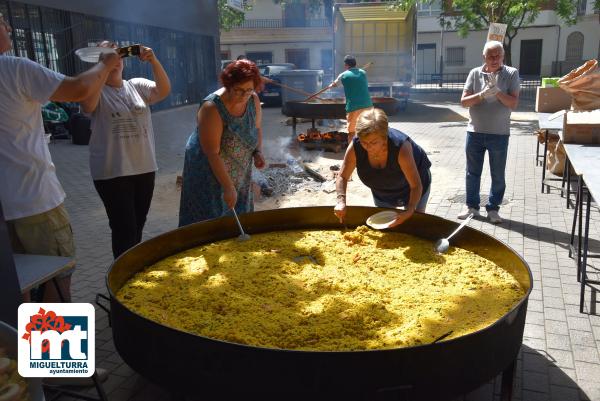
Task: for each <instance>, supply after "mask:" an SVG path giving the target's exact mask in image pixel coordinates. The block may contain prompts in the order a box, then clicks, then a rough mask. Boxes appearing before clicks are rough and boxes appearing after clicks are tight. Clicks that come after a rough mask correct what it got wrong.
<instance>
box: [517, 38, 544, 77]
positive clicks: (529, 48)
mask: <svg viewBox="0 0 600 401" xmlns="http://www.w3.org/2000/svg"><path fill="white" fill-rule="evenodd" d="M541 66H542V39H535V40H522V41H521V57H520V58H519V75H521V76H525V75H532V76H536V77H539V76H540V71H541Z"/></svg>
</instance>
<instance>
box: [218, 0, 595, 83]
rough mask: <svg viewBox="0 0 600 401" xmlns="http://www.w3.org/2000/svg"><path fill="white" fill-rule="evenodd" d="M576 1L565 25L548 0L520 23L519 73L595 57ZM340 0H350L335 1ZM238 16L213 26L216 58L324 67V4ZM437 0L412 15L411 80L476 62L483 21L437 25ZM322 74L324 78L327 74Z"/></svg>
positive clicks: (588, 19)
mask: <svg viewBox="0 0 600 401" xmlns="http://www.w3.org/2000/svg"><path fill="white" fill-rule="evenodd" d="M574 1H577V9H578V15H579V16H578V21H577V23H576V24H575V25H572V26H566V25H565V23H564V22H563V21H561V19H560V18H559V17H558V15H557V14H556V12H555V11H554V10H553V7H554V6H553V2H552V1H549V3H548V6H547V7H546V9H545V10H542V11H541V13H540V15H539V16H538V18H537V19H536V20H535V22H534V23H533V24H532V25H531V26H528V27H526V28H521V29H520V30H519V32H518V34H517V36H516V37H515V38H514V39H513V42H512V46H511V54H512V65H513V66H514V67H516V68H518V69H519V72H520V74H521V76H524V77H539V76H561V75H564V74H566V73H567V72H569V71H570V70H571V69H573V68H575V67H577V66H579V65H581V64H583V62H584V61H585V60H589V59H593V58H598V57H600V29H599V28H600V24H599V14H598V10H594V7H593V3H594V0H574ZM335 2H336V3H346V2H351V1H343V0H339V1H335ZM251 4H252V10H250V11H248V12H246V20H245V21H244V22H243V23H242V24H241V25H239V26H236V27H234V28H233V29H231V30H230V31H222V32H221V58H222V59H235V58H236V57H238V56H240V55H244V56H246V57H247V58H249V59H251V60H254V61H256V62H257V63H284V62H287V63H294V64H296V65H297V66H298V67H299V68H310V69H323V70H324V71H325V74H326V76H330V75H331V74H332V46H333V43H332V36H333V33H332V32H333V29H332V27H331V17H330V15H328V13H327V11H326V10H325V7H321V8H320V9H319V10H311V9H310V7H309V5H308V2H307V1H304V2H303V3H302V4H297V3H294V4H290V5H288V6H287V7H282V6H280V5H277V4H275V3H274V2H273V0H251ZM441 12H442V8H441V0H433V1H423V2H421V3H420V4H419V6H418V18H417V60H416V65H417V74H416V81H417V82H430V81H431V80H432V78H433V77H436V79H440V77H439V74H443V75H444V77H443V79H444V81H453V80H455V81H457V82H458V81H464V78H465V77H466V74H467V73H468V72H469V70H470V69H471V68H473V67H474V66H477V65H479V64H481V63H482V58H481V50H482V48H483V45H484V44H485V40H486V35H487V29H486V30H480V31H471V32H469V35H468V36H467V37H465V38H461V37H459V36H458V34H457V32H456V30H453V29H450V30H445V31H442V29H441V26H440V22H439V17H440V14H441ZM328 79H329V78H328V77H327V78H326V79H325V82H328Z"/></svg>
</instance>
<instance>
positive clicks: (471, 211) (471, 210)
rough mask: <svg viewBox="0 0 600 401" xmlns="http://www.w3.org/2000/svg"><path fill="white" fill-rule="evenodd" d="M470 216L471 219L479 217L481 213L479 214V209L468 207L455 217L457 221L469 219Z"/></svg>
mask: <svg viewBox="0 0 600 401" xmlns="http://www.w3.org/2000/svg"><path fill="white" fill-rule="evenodd" d="M470 214H473V217H480V216H481V213H479V209H475V208H474V207H470V208H468V209H467V210H465V211H464V212H461V214H459V215H458V216H456V217H457V218H458V219H459V220H464V219H466V218H467V217H469V215H470Z"/></svg>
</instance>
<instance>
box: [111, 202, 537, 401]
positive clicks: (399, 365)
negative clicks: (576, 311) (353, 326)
mask: <svg viewBox="0 0 600 401" xmlns="http://www.w3.org/2000/svg"><path fill="white" fill-rule="evenodd" d="M381 210H383V209H379V208H371V207H349V208H348V214H347V222H346V223H347V225H348V226H350V227H354V226H357V225H361V224H364V222H365V220H366V218H367V217H368V216H370V215H372V214H373V213H376V212H378V211H381ZM240 220H241V222H242V225H243V226H244V228H245V229H246V230H247V231H248V232H249V233H250V234H255V233H260V232H268V231H279V230H289V229H306V228H315V229H331V228H340V224H339V222H338V220H337V218H336V217H335V216H334V214H333V210H332V208H331V207H306V208H290V209H279V210H268V211H262V212H255V213H248V214H244V215H241V216H240ZM456 226H457V224H456V223H454V222H451V221H448V220H445V219H442V218H440V217H436V216H431V215H427V214H418V213H417V214H415V215H414V216H413V217H412V218H411V219H410V220H409V221H407V222H406V223H404V224H403V225H401V226H399V227H397V228H396V229H395V230H396V231H400V232H406V233H410V234H413V235H416V236H418V237H422V238H426V239H429V240H432V241H434V240H436V239H439V238H441V237H443V236H445V235H446V234H447V233H449V232H451V231H452V230H453V229H454V228H455V227H456ZM237 235H238V231H237V226H236V225H235V222H234V220H233V219H232V218H220V219H215V220H209V221H206V222H202V223H197V224H192V225H189V226H186V227H182V228H179V229H177V230H174V231H170V232H168V233H165V234H162V235H160V236H158V237H156V238H153V239H151V240H148V241H146V242H143V243H141V244H139V245H137V246H136V247H134V248H132V249H130V250H129V251H127V252H126V253H125V254H123V255H122V256H121V257H120V258H119V259H117V260H116V261H115V262H114V264H113V265H112V266H111V268H110V271H109V272H108V276H107V285H108V290H109V292H110V296H111V320H112V329H113V337H114V342H115V345H116V348H117V350H118V352H119V354H120V355H121V357H122V358H123V360H124V361H125V362H127V364H129V365H130V366H131V367H132V368H133V369H135V370H136V371H137V372H139V373H140V374H142V375H144V376H145V377H147V378H148V379H150V380H152V381H153V382H155V383H157V384H159V385H162V386H164V387H167V388H169V389H171V390H172V391H174V392H177V393H179V394H185V395H187V396H188V398H190V397H191V398H194V397H198V398H199V399H206V400H229V399H231V400H234V399H243V400H254V399H256V400H290V399H298V400H300V399H302V400H317V399H322V400H364V401H366V400H369V401H372V400H387V399H394V400H399V399H400V400H405V399H406V400H442V399H448V398H452V397H454V396H456V395H459V394H464V393H466V392H468V391H470V390H473V389H475V388H477V387H479V386H481V385H482V384H484V383H486V382H488V381H489V380H491V379H492V378H494V377H496V376H497V375H498V374H500V373H501V372H503V371H504V372H505V377H504V378H503V381H506V383H508V385H507V387H508V390H510V388H511V386H512V381H511V380H512V370H511V367H512V366H514V365H513V363H514V361H515V359H516V357H517V354H518V352H519V348H520V347H521V342H522V337H523V329H524V326H525V314H526V311H527V298H528V296H529V293H530V292H531V286H532V282H533V280H532V277H531V272H530V270H529V267H528V266H527V264H526V263H525V261H524V260H523V259H522V258H521V257H519V255H517V254H516V253H515V252H514V251H513V250H512V249H510V248H509V247H508V246H506V245H504V244H503V243H501V242H500V241H498V240H496V239H494V238H492V237H490V236H488V235H487V234H484V233H482V232H480V231H477V230H475V229H472V228H469V227H466V228H465V229H464V230H463V231H461V232H460V234H458V235H457V236H456V237H455V239H453V245H456V246H459V247H462V248H465V249H468V250H471V251H473V252H475V253H477V254H480V255H482V256H484V257H487V258H488V259H491V260H494V259H497V258H498V255H499V253H501V254H502V258H503V260H504V261H506V260H507V259H508V260H509V261H510V264H509V266H508V268H507V269H508V270H510V273H511V274H513V275H514V276H515V278H516V279H517V280H518V281H519V282H520V283H521V285H522V286H523V287H524V288H526V289H527V293H526V295H525V296H524V297H523V299H522V300H521V301H520V302H519V303H518V304H517V305H515V306H514V307H513V308H512V309H511V310H510V311H509V312H508V313H506V314H505V315H504V316H502V317H501V318H500V319H499V320H498V321H496V322H495V323H494V324H493V325H491V326H489V327H487V328H485V329H483V330H480V331H477V332H475V333H472V334H469V335H465V336H462V337H459V338H455V339H451V340H448V341H442V342H438V343H434V344H429V345H422V346H415V347H409V348H398V349H386V350H371V351H352V352H324V351H290V350H278V349H266V348H260V347H253V346H247V345H240V344H234V343H229V342H226V341H220V340H215V339H211V338H206V337H201V336H198V335H195V334H190V333H186V332H183V331H179V330H175V329H172V328H169V327H166V326H163V325H161V324H159V323H156V322H154V321H151V320H148V319H146V318H144V317H142V316H140V315H138V314H136V313H134V312H132V311H131V310H129V309H127V307H125V306H124V305H123V304H121V302H119V301H118V300H117V299H116V298H115V293H116V292H117V291H118V290H119V289H120V288H121V287H122V286H123V285H124V284H125V282H126V281H127V280H129V279H130V278H131V277H132V276H133V275H134V274H135V273H137V272H139V271H141V270H142V269H144V268H145V267H147V266H148V265H151V264H153V263H155V262H157V261H159V260H161V259H164V258H165V257H168V256H171V255H173V254H175V253H178V252H180V251H184V250H187V249H190V248H192V247H195V246H197V245H200V244H205V243H210V242H214V241H219V240H223V239H226V238H232V237H236V236H237ZM506 383H505V384H506Z"/></svg>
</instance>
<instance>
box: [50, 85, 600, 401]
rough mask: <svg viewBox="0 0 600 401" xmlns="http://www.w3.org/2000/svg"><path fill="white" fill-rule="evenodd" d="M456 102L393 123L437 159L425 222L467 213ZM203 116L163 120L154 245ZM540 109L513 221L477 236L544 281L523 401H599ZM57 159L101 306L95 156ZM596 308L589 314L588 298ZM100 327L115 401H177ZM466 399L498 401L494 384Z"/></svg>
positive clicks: (277, 146) (308, 195) (79, 289)
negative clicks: (515, 256)
mask: <svg viewBox="0 0 600 401" xmlns="http://www.w3.org/2000/svg"><path fill="white" fill-rule="evenodd" d="M456 100H457V99H456V95H447V94H446V95H444V96H437V95H421V96H420V97H419V98H418V99H415V101H414V102H413V103H411V104H410V106H409V109H408V111H407V112H405V113H401V114H399V115H397V116H395V117H394V118H393V121H394V122H393V124H392V126H394V127H396V128H399V129H401V130H403V131H405V132H406V133H408V134H409V135H410V136H411V137H413V138H414V139H415V140H416V142H417V143H419V144H420V145H421V146H422V147H424V148H425V149H426V150H427V152H428V153H429V155H430V158H431V160H432V162H433V168H432V174H433V185H432V192H431V197H430V201H429V204H428V207H427V212H428V213H431V214H435V215H438V216H442V217H446V218H448V219H455V217H456V215H457V214H458V212H459V210H460V209H461V208H462V204H461V203H460V199H461V198H462V199H464V165H465V159H464V140H465V126H466V120H465V118H464V115H465V112H466V111H465V110H464V109H462V108H461V107H460V106H459V105H458V104H457V101H456ZM195 110H196V107H195V106H188V107H183V108H180V109H177V110H171V111H166V112H161V113H156V114H155V115H154V124H155V131H156V135H157V152H158V162H159V166H160V171H159V174H158V179H157V189H156V193H155V197H154V200H153V204H152V208H151V210H150V213H149V218H148V222H147V225H146V229H145V232H144V238H146V239H147V238H151V237H153V236H155V235H157V234H160V233H163V232H165V231H168V230H171V229H174V228H175V227H176V226H177V213H178V205H179V192H178V190H177V188H176V184H175V179H176V175H177V172H178V171H180V170H181V168H182V164H183V163H182V157H183V152H184V146H185V141H186V138H187V136H188V134H189V132H190V131H191V129H192V127H193V126H194V115H195ZM531 110H532V105H531V104H522V105H521V106H520V109H519V112H517V113H515V114H514V116H513V117H514V118H513V123H512V136H511V140H510V150H509V159H508V167H507V181H508V183H507V184H508V186H507V191H506V198H507V200H508V203H507V204H506V205H505V206H504V207H503V208H502V210H501V213H502V216H503V217H504V218H505V222H504V223H503V224H502V225H499V226H493V225H491V224H489V223H487V222H485V221H474V222H472V226H474V227H475V228H478V229H480V230H482V231H484V232H486V233H488V234H491V235H493V236H495V237H496V238H498V239H500V240H502V241H504V242H505V243H507V244H509V245H510V246H511V247H513V248H514V249H515V250H516V251H517V252H518V253H519V254H521V255H522V256H523V257H524V258H525V259H526V261H527V262H528V263H529V266H530V267H531V270H532V272H533V276H534V280H535V282H534V289H533V292H532V293H531V297H530V299H529V308H528V312H527V325H526V329H525V335H524V341H523V343H524V345H523V348H522V352H521V354H520V356H519V360H518V366H517V376H516V383H515V393H514V399H517V400H524V401H525V400H557V401H570V400H588V399H589V400H599V401H600V355H599V351H600V316H598V315H591V314H588V313H584V314H580V313H579V309H578V303H579V296H578V294H579V286H578V283H577V281H576V279H575V268H574V263H573V260H572V259H570V258H569V257H568V254H567V244H568V242H569V232H570V227H571V221H572V216H573V211H572V209H569V210H567V209H566V208H565V201H564V198H561V197H560V196H559V194H558V192H557V191H553V192H552V193H550V194H542V193H541V191H540V180H541V172H542V171H541V168H540V167H535V161H534V158H535V143H536V142H535V139H534V137H533V136H532V135H531V134H532V132H533V130H534V129H535V128H536V120H535V114H534V113H531ZM264 120H265V137H266V141H267V143H266V146H265V148H266V153H267V158H268V159H271V160H275V159H281V158H282V157H283V158H284V157H285V156H284V155H283V154H282V153H283V149H284V147H283V146H282V143H284V142H285V139H286V138H288V137H289V135H290V131H291V130H290V128H289V127H287V126H285V125H283V124H282V123H281V121H283V117H282V116H281V115H280V114H279V110H278V109H267V110H266V111H265V117H264ZM50 149H51V152H52V156H53V159H54V162H55V164H56V166H57V169H58V175H59V178H60V180H61V182H62V183H63V186H64V187H65V190H66V192H67V196H68V198H67V203H66V204H67V209H68V210H69V213H70V214H71V218H72V225H73V229H74V232H75V240H76V245H77V253H78V270H77V272H76V273H75V275H74V290H73V295H74V300H75V301H79V302H93V300H94V297H95V294H96V293H98V292H101V293H106V287H105V281H104V278H105V273H106V271H107V270H108V268H109V266H110V264H111V261H112V254H111V251H110V232H109V228H108V222H107V218H106V215H105V212H104V209H103V207H102V204H101V202H100V199H99V197H98V195H97V193H96V191H95V190H94V188H93V185H92V181H91V178H90V175H89V169H88V163H87V158H88V150H87V147H86V146H76V145H72V144H70V143H68V142H66V141H59V142H58V143H54V144H51V145H50ZM303 157H304V158H305V159H307V158H308V159H312V161H313V165H314V166H317V168H320V171H322V172H323V173H324V174H330V173H329V171H328V166H329V165H334V164H339V163H340V158H341V155H336V154H330V153H324V154H320V155H319V154H317V153H316V152H313V153H312V154H309V155H303ZM484 177H485V178H484V180H483V183H482V188H488V187H489V183H490V180H489V171H488V170H487V168H486V170H485V171H484ZM350 184H351V185H350V187H349V191H350V193H351V195H350V196H349V203H350V204H365V205H372V203H371V199H370V197H369V195H368V191H366V189H365V188H364V187H363V186H362V185H361V184H360V182H359V180H358V179H355V180H353V181H352V182H351V183H350ZM453 200H459V202H454V201H453ZM334 201H335V195H334V194H328V193H326V192H324V191H322V190H320V189H319V188H317V189H315V188H314V186H313V187H311V190H310V192H309V191H301V192H299V193H297V194H295V195H294V196H291V197H286V198H284V199H279V200H277V201H275V200H272V199H267V200H263V201H261V202H259V204H258V205H257V208H258V209H262V208H266V207H277V206H298V205H333V203H334ZM597 217H598V214H597V213H595V214H594V219H593V221H592V224H591V233H590V237H591V248H592V250H600V242H599V240H600V235H599V234H600V224H599V223H600V220H599V219H598V218H597ZM588 294H589V291H588ZM586 302H588V304H587V305H586V310H589V302H590V297H589V295H588V296H587V297H586ZM96 327H97V354H96V355H97V359H98V365H99V366H101V367H105V368H108V369H110V370H111V372H112V374H111V376H110V378H109V380H108V381H107V382H106V383H105V388H106V391H107V392H108V394H109V398H110V399H111V400H115V401H121V400H148V401H151V400H169V399H170V397H169V396H168V394H166V392H164V391H163V390H161V389H160V388H157V387H156V386H154V385H152V384H150V383H148V382H147V381H145V380H144V379H143V378H141V377H140V376H138V375H137V374H135V372H133V371H132V370H131V369H130V368H129V367H128V366H127V365H126V364H125V363H124V362H123V361H122V360H121V358H120V357H119V355H118V353H117V352H116V351H115V348H114V345H113V343H112V334H111V329H110V328H109V327H108V319H107V316H106V314H105V313H104V312H103V311H102V310H97V323H96ZM138 334H139V333H136V335H138ZM132 335H133V333H132ZM476 368H477V367H474V369H476ZM467 374H468V372H465V375H467ZM496 398H497V394H496ZM465 399H467V400H482V401H483V400H493V399H494V385H493V383H490V384H488V385H485V386H483V387H482V388H480V389H479V390H477V391H475V392H473V393H471V394H468V395H467V396H466V397H465Z"/></svg>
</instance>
